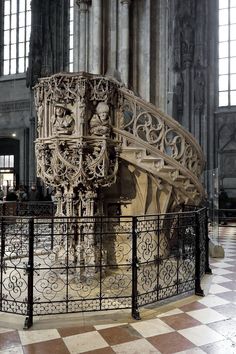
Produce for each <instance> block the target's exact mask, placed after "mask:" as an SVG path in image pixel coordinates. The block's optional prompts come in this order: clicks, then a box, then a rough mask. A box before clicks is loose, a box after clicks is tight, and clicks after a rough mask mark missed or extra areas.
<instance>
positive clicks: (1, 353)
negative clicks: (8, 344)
mask: <svg viewBox="0 0 236 354" xmlns="http://www.w3.org/2000/svg"><path fill="white" fill-rule="evenodd" d="M0 354H25V353H24V352H23V348H22V346H18V345H17V346H15V347H12V348H7V349H5V350H4V349H3V350H0Z"/></svg>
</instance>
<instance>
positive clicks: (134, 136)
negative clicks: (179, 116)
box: [113, 88, 204, 213]
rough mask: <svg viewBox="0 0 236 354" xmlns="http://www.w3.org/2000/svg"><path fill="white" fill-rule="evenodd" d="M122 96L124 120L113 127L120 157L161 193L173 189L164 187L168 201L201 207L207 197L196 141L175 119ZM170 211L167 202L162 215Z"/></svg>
mask: <svg viewBox="0 0 236 354" xmlns="http://www.w3.org/2000/svg"><path fill="white" fill-rule="evenodd" d="M120 96H121V98H120V101H121V110H122V113H123V118H122V119H120V112H119V114H118V119H117V124H116V127H114V128H113V131H114V132H115V134H116V135H117V137H118V139H119V140H120V141H121V146H122V149H121V154H120V157H121V158H122V159H123V160H126V161H127V162H128V163H130V164H132V165H134V166H136V167H137V168H138V169H142V170H144V171H146V172H147V173H148V174H150V175H152V176H153V177H154V178H155V179H156V181H157V184H158V185H159V189H160V190H162V186H163V185H166V186H168V185H169V186H171V188H168V193H166V188H164V189H165V199H167V200H170V199H171V195H172V196H173V195H175V197H176V198H177V202H178V203H179V204H180V203H194V204H199V203H200V201H201V200H202V198H203V196H204V189H203V187H202V184H201V182H200V176H201V173H202V171H203V167H204V157H203V153H202V150H201V148H200V146H199V145H198V143H197V141H196V140H195V139H194V138H193V136H192V135H191V134H190V133H189V132H187V131H186V130H185V129H184V128H183V127H182V126H181V125H180V124H179V123H178V122H176V121H175V120H174V119H172V118H171V117H169V116H167V115H166V114H164V113H163V112H161V111H160V110H158V109H157V108H156V107H155V106H153V105H152V104H150V103H147V102H145V101H144V100H142V99H141V98H139V97H136V96H135V95H134V94H133V93H132V92H130V91H128V90H127V89H125V88H122V89H120ZM127 117H128V118H127ZM120 123H121V124H120ZM167 194H168V196H167ZM167 210H168V201H167V202H166V203H164V204H163V203H162V208H161V210H159V212H163V213H165V212H166V211H167Z"/></svg>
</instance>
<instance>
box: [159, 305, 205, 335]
mask: <svg viewBox="0 0 236 354" xmlns="http://www.w3.org/2000/svg"><path fill="white" fill-rule="evenodd" d="M200 311H201V310H200ZM162 321H163V322H165V323H166V324H168V326H170V327H171V328H174V329H175V330H178V329H184V328H189V327H193V326H199V325H201V324H202V323H201V322H199V321H198V320H196V319H194V318H193V317H191V316H189V314H187V313H182V314H178V315H172V316H168V317H164V318H162Z"/></svg>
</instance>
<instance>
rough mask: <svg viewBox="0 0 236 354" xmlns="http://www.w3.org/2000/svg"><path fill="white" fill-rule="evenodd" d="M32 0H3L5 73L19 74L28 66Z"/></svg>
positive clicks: (3, 66)
mask: <svg viewBox="0 0 236 354" xmlns="http://www.w3.org/2000/svg"><path fill="white" fill-rule="evenodd" d="M30 2H31V0H3V65H2V68H3V75H9V74H18V73H23V72H25V71H26V69H27V66H28V52H29V39H30V31H31V11H30Z"/></svg>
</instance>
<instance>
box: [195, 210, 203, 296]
mask: <svg viewBox="0 0 236 354" xmlns="http://www.w3.org/2000/svg"><path fill="white" fill-rule="evenodd" d="M195 231H196V237H195V294H196V295H198V296H204V292H203V290H202V288H201V250H200V223H199V214H198V212H197V211H195Z"/></svg>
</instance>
